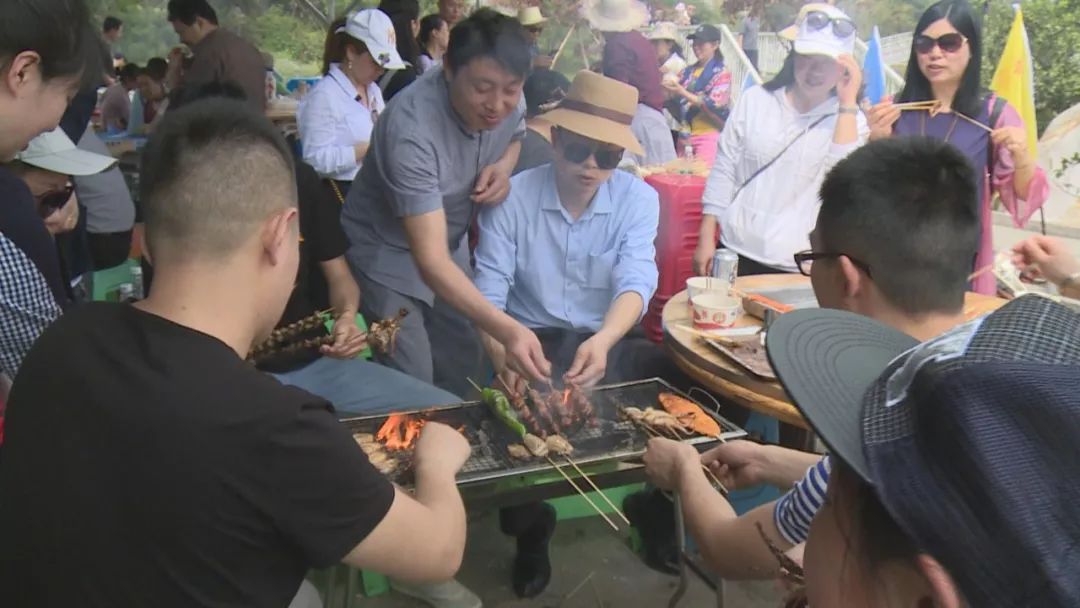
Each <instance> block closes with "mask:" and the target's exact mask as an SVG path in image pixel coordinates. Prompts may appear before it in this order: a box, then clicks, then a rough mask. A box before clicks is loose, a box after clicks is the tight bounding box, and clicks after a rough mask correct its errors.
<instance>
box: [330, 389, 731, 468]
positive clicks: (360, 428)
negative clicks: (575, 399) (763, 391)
mask: <svg viewBox="0 0 1080 608" xmlns="http://www.w3.org/2000/svg"><path fill="white" fill-rule="evenodd" d="M663 392H672V393H676V394H678V395H681V396H683V397H687V398H690V397H688V396H687V395H686V394H685V393H683V392H681V391H678V390H676V389H675V388H673V387H672V386H671V385H670V384H668V383H667V382H665V381H663V380H661V379H660V378H652V379H649V380H639V381H635V382H625V383H622V384H612V385H607V386H599V387H596V388H594V389H593V390H592V393H591V394H590V395H589V401H590V402H591V403H592V405H593V409H594V411H595V414H596V420H597V423H598V424H597V425H596V426H594V427H590V426H586V427H583V428H581V429H579V430H578V431H576V432H574V433H571V434H568V435H566V438H567V439H568V440H569V441H570V443H571V444H573V446H574V453H573V455H572V458H573V459H574V461H575V462H577V463H578V464H579V465H582V466H585V465H589V464H594V463H600V462H617V461H623V460H631V459H634V458H637V457H639V456H641V455H642V454H644V453H645V445H646V443H648V441H649V435H648V434H646V433H645V432H644V431H643V430H641V429H640V428H638V427H637V426H635V425H634V424H633V423H631V422H630V421H626V420H622V419H621V418H620V416H619V408H620V407H638V408H642V409H644V408H646V407H655V408H658V409H660V407H661V406H660V401H659V396H660V393H663ZM702 409H704V410H705V411H706V412H708V413H709V414H710V415H712V416H713V417H714V418H715V419H716V421H717V422H718V423H719V424H720V429H721V438H722V439H723V440H725V441H727V440H731V439H737V438H740V437H744V436H746V431H744V430H742V429H741V428H739V427H737V426H735V425H734V424H732V423H731V422H730V421H728V420H727V419H725V418H724V417H723V416H720V415H719V414H717V413H716V412H714V411H712V410H711V409H710V408H709V407H707V406H703V407H702ZM395 413H396V414H417V415H419V416H421V417H423V418H425V419H427V420H432V421H436V422H442V423H444V424H446V425H448V426H451V427H453V428H458V429H461V430H462V432H463V433H464V435H465V437H466V438H467V439H468V440H469V446H470V447H471V448H472V454H471V455H470V456H469V459H468V460H467V461H466V462H465V465H464V467H462V469H461V471H460V472H459V473H458V475H457V482H458V485H470V484H480V483H482V482H490V481H496V480H500V479H504V478H507V477H512V476H520V475H527V474H530V473H536V472H540V471H549V470H551V469H552V467H551V465H550V464H549V463H548V462H547V461H546V460H544V459H533V460H517V459H514V458H511V457H510V454H509V453H508V452H507V446H508V445H510V444H512V443H520V442H521V440H520V439H519V438H518V437H517V436H515V435H514V434H513V433H512V432H510V430H509V429H507V428H506V427H505V426H503V424H502V423H501V422H499V421H498V420H497V419H496V418H495V416H494V415H493V414H492V413H491V412H490V411H489V410H488V408H487V406H485V405H484V404H483V403H481V402H479V401H469V402H464V403H458V404H453V405H446V406H440V407H436V408H430V409H424V410H412V411H401V412H395ZM389 416H390V415H389V414H380V415H376V416H362V417H357V418H347V419H343V420H342V421H341V422H342V424H345V425H346V426H347V427H348V428H349V430H350V431H351V432H353V433H372V434H374V433H376V432H377V431H378V429H379V427H381V426H382V424H383V423H384V422H385V421H386V420H387V418H389ZM683 441H685V442H686V443H689V444H692V445H699V444H705V443H711V442H715V441H717V439H716V438H714V437H705V436H700V435H696V436H687V437H686V438H685V439H683ZM410 475H411V473H410V472H409V471H408V470H407V467H399V469H398V472H397V473H396V474H395V475H394V477H393V480H394V481H395V482H397V483H399V484H402V485H410V484H411V481H412V480H411V479H410Z"/></svg>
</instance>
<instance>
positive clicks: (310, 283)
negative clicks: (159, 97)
mask: <svg viewBox="0 0 1080 608" xmlns="http://www.w3.org/2000/svg"><path fill="white" fill-rule="evenodd" d="M210 97H215V98H217V99H223V98H227V99H236V100H238V101H244V100H245V99H246V98H245V96H244V91H243V89H241V88H240V87H238V86H236V85H233V84H231V83H210V84H206V85H202V86H198V87H193V88H188V87H185V88H183V89H178V90H177V91H176V93H175V94H174V95H173V97H172V99H171V100H170V101H169V107H170V108H171V109H172V110H173V111H175V110H177V109H179V108H182V107H184V106H185V105H188V104H190V103H192V102H195V101H198V100H200V99H206V98H210ZM293 167H294V169H295V171H296V191H297V200H298V202H297V208H298V210H299V222H300V265H299V268H298V269H297V273H296V285H295V287H294V289H293V292H292V295H290V297H289V303H288V304H287V305H286V306H285V313H284V314H283V315H282V316H281V320H280V321H279V322H278V327H281V326H285V325H289V324H290V323H294V322H296V321H299V320H300V319H303V318H305V317H308V316H310V315H312V314H313V313H315V312H316V311H320V310H327V309H332V310H333V313H332V314H333V317H334V323H333V328H332V334H333V336H334V342H333V344H328V345H325V346H323V347H321V348H319V349H307V350H304V351H300V352H292V353H289V354H287V355H278V356H274V357H270V358H267V359H265V360H260V362H259V364H258V366H257V367H258V368H259V369H260V370H262V371H265V372H269V373H272V374H274V377H276V378H277V379H278V380H279V381H280V382H281V383H282V384H288V385H290V386H296V387H298V388H301V389H303V390H306V391H308V392H311V393H314V394H316V395H318V396H320V397H322V398H324V399H326V400H327V401H329V402H330V403H332V404H333V405H334V410H336V411H337V413H338V415H339V416H342V417H351V416H357V415H366V414H374V413H384V412H391V411H401V410H402V409H405V408H408V409H414V408H415V409H419V408H425V407H431V406H436V405H446V404H449V403H459V402H460V401H461V399H460V398H459V397H457V396H455V395H453V394H451V393H449V392H447V391H444V390H442V389H440V388H437V387H435V386H434V385H432V384H428V383H426V382H422V381H420V380H417V379H416V378H413V377H412V376H409V375H407V374H405V373H403V372H400V371H398V370H395V369H391V368H389V367H387V366H385V365H380V364H378V363H372V362H370V361H365V360H363V359H360V358H358V354H359V353H360V352H362V351H363V350H364V349H365V348H367V341H366V337H367V336H366V334H365V333H364V332H363V331H362V330H361V329H360V327H358V325H357V322H356V318H357V310H358V308H359V306H360V287H359V286H358V285H357V284H356V279H354V278H353V275H352V272H351V271H350V270H349V264H348V262H346V261H345V252H346V251H347V250H348V248H349V241H348V240H347V239H346V238H345V231H344V230H342V228H341V202H340V201H339V200H338V199H337V197H336V196H335V195H334V194H333V191H332V189H331V188H330V187H329V186H328V185H327V184H326V182H324V181H323V180H322V179H320V178H319V175H318V173H316V172H315V170H314V169H312V168H311V166H310V165H308V164H307V163H304V162H303V160H302V159H301V158H300V156H299V155H297V154H293ZM375 320H376V319H372V321H375Z"/></svg>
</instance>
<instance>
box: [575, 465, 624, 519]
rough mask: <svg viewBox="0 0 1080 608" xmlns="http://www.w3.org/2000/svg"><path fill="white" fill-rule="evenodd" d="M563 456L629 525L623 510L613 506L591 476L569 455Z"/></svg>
mask: <svg viewBox="0 0 1080 608" xmlns="http://www.w3.org/2000/svg"><path fill="white" fill-rule="evenodd" d="M563 458H565V459H566V462H568V463H570V466H572V467H574V470H575V471H577V472H578V475H581V477H582V479H584V480H585V482H586V483H588V484H589V485H590V486H592V489H593V490H596V493H597V494H599V495H600V498H603V499H604V502H606V503H607V504H608V506H609V507H611V509H612V510H613V511H615V514H616V515H618V516H619V518H620V519H622V520H623V521H625V522H626V524H627V525H629V524H630V520H629V519H627V518H626V515H623V512H622V511H620V510H619V507H616V506H615V503H613V502H611V499H610V498H608V497H607V494H604V491H603V490H601V489H600V488H598V487H597V486H596V483H594V482H593V480H592V478H590V477H589V476H588V475H586V474H585V471H582V470H581V467H579V466H578V465H577V463H576V462H574V461H573V460H570V457H569V456H567V455H566V454H563Z"/></svg>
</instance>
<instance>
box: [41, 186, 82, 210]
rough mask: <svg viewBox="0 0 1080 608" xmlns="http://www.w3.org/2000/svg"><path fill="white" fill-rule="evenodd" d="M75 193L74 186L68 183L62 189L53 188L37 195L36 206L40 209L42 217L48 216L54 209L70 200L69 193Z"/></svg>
mask: <svg viewBox="0 0 1080 608" xmlns="http://www.w3.org/2000/svg"><path fill="white" fill-rule="evenodd" d="M74 193H75V186H74V185H72V184H68V185H67V186H65V187H64V189H63V190H53V191H52V192H46V193H45V194H42V195H41V196H39V197H37V202H38V208H39V209H40V211H41V216H42V217H49V216H50V215H52V214H53V212H54V211H56V210H57V209H59V208H61V207H63V206H64V205H66V204H67V202H68V201H69V200H71V195H72V194H74Z"/></svg>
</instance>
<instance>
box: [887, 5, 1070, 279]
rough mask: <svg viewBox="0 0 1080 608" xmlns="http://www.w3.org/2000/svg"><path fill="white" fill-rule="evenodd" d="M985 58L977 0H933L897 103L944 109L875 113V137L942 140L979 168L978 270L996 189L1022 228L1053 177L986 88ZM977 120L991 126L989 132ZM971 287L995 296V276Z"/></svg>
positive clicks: (989, 244)
mask: <svg viewBox="0 0 1080 608" xmlns="http://www.w3.org/2000/svg"><path fill="white" fill-rule="evenodd" d="M981 56H982V35H981V32H980V30H979V26H978V21H977V20H976V18H975V16H974V14H973V12H972V10H971V7H970V5H968V3H967V2H966V1H965V0H942V1H941V2H938V3H937V4H934V5H933V6H931V7H930V8H928V9H926V12H925V13H923V16H922V18H921V19H919V23H918V25H917V26H916V28H915V39H914V42H913V43H912V47H911V59H910V60H909V62H908V68H907V76H906V84H905V86H904V90H903V91H901V92H900V95H899V96H898V99H897V101H898V102H901V103H906V102H911V101H927V100H935V101H938V102H940V106H939V108H938V109H936V110H934V111H929V110H920V111H901V110H898V109H897V108H895V107H894V106H893V103H892V101H891V100H885V101H883V102H882V103H880V104H878V105H876V106H874V107H873V108H871V110H870V112H869V122H870V139H872V140H873V139H878V138H881V137H891V136H894V135H916V136H918V135H923V136H927V137H933V138H935V139H943V140H945V141H947V142H949V143H951V144H953V145H954V146H956V147H957V148H959V149H960V150H961V151H962V152H963V153H964V154H965V155H966V156H967V157H968V159H969V160H970V161H971V163H972V164H973V165H974V166H975V169H976V174H977V175H979V176H981V178H980V180H979V183H978V184H977V187H978V193H979V198H978V201H979V217H980V221H981V223H982V238H981V239H980V242H979V250H978V251H977V252H972V254H973V257H974V262H973V264H972V269H979V268H983V267H984V266H987V265H989V264H992V263H993V261H994V246H993V219H992V218H991V214H990V211H991V201H992V198H993V195H994V194H995V193H996V194H997V195H998V196H999V197H1000V198H1001V202H1002V204H1003V205H1004V206H1005V208H1006V209H1008V211H1009V213H1010V214H1011V215H1012V218H1013V222H1014V223H1015V224H1016V225H1017V227H1021V226H1023V225H1024V224H1025V223H1026V222H1027V221H1028V219H1029V218H1031V216H1032V215H1033V214H1034V213H1035V212H1036V211H1038V209H1039V207H1041V206H1042V205H1043V203H1045V202H1046V199H1047V197H1048V196H1049V193H1050V187H1049V185H1048V184H1047V181H1046V175H1045V174H1044V173H1043V170H1042V169H1040V168H1039V167H1038V166H1037V165H1036V164H1035V159H1034V157H1033V156H1032V154H1031V152H1032V151H1031V150H1028V146H1027V132H1026V130H1025V128H1024V121H1023V120H1022V119H1021V118H1020V115H1019V114H1018V113H1017V111H1016V109H1015V108H1013V107H1012V106H1011V105H1010V104H1009V103H1008V102H1006V101H1005V100H1004V99H1003V98H1000V97H998V96H996V95H993V94H991V95H983V94H982V93H981V92H980V89H979V74H980V71H981V59H980V58H981ZM971 120H974V121H976V122H978V123H981V125H987V126H988V127H989V129H990V130H989V132H988V130H987V128H985V127H983V126H980V125H976V124H973V123H972V122H971ZM1032 128H1034V125H1032ZM972 290H974V291H977V292H979V293H984V294H994V293H995V292H996V290H997V285H996V282H995V279H994V276H993V274H990V273H983V274H982V275H980V276H979V277H977V278H976V279H975V282H974V285H972Z"/></svg>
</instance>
